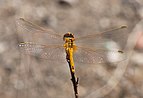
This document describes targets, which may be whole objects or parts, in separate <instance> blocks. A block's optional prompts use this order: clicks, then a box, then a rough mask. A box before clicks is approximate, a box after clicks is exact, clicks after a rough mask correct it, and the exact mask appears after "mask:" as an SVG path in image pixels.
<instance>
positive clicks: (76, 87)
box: [67, 59, 79, 98]
mask: <svg viewBox="0 0 143 98" xmlns="http://www.w3.org/2000/svg"><path fill="white" fill-rule="evenodd" d="M67 62H68V64H69V68H70V73H71V81H72V83H73V88H74V93H75V98H79V97H78V81H79V78H77V79H76V77H75V73H73V72H72V69H71V64H70V61H69V60H68V59H67Z"/></svg>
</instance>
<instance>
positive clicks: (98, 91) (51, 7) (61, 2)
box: [0, 0, 143, 98]
mask: <svg viewBox="0 0 143 98" xmlns="http://www.w3.org/2000/svg"><path fill="white" fill-rule="evenodd" d="M20 17H23V18H24V19H27V20H29V21H31V22H33V23H35V24H38V25H40V26H42V27H44V28H50V29H53V30H54V31H55V32H57V33H58V34H60V35H61V36H63V34H64V33H65V32H68V31H70V32H72V33H74V34H75V35H76V36H84V35H87V34H95V33H97V32H102V31H104V30H108V29H110V28H114V27H118V26H121V25H127V26H128V28H127V29H126V30H125V31H122V30H121V31H119V32H117V33H116V34H115V33H114V34H111V35H110V36H107V37H108V38H110V39H113V40H114V41H117V42H118V43H119V44H120V45H121V46H122V48H124V49H126V46H129V47H130V48H128V51H126V52H127V58H126V59H125V60H123V62H118V63H116V64H108V63H101V64H91V63H92V60H91V63H90V62H89V63H90V64H86V63H88V61H86V62H85V63H75V65H78V66H77V67H76V73H77V76H78V77H79V78H80V81H79V96H80V97H79V98H143V76H142V74H143V71H142V70H143V59H142V58H143V45H142V43H143V41H142V40H143V37H142V36H143V29H142V28H143V1H142V0H0V98H74V94H73V89H72V84H71V81H70V73H69V69H68V66H67V63H66V62H65V61H64V59H63V58H62V56H63V55H62V51H59V50H57V53H55V52H54V51H52V50H50V51H51V54H52V55H51V57H50V60H44V59H39V58H37V57H36V58H35V57H30V56H27V55H23V54H22V53H21V52H20V51H19V50H20V49H19V47H18V44H19V42H22V41H35V42H37V43H38V42H39V43H41V42H42V44H48V43H50V42H52V39H51V40H50V41H49V39H48V37H49V36H50V35H46V34H41V33H40V34H39V35H38V37H37V36H36V37H35V36H34V38H33V36H32V35H31V32H33V31H35V32H37V30H35V29H31V28H32V27H30V28H29V27H28V30H27V31H26V30H25V31H24V30H23V29H22V28H21V29H19V27H20V25H19V24H18V23H17V21H18V19H19V18H20ZM29 30H30V31H29ZM22 34H23V35H22ZM132 34H137V35H136V36H137V37H135V38H133V39H129V38H128V36H130V35H132ZM39 37H40V38H41V39H40V38H39ZM105 37H106V36H105ZM35 38H36V39H35ZM131 38H132V37H131ZM53 39H54V38H53ZM128 39H129V40H130V43H129V44H128V43H127V40H128ZM47 40H48V41H49V42H47ZM97 40H98V39H97ZM101 40H102V39H101ZM85 43H86V44H89V42H88V41H87V42H85ZM104 43H105V42H104ZM136 43H137V44H136ZM91 45H94V43H92V44H91ZM108 45H109V44H108ZM47 51H48V50H47ZM128 52H129V54H131V53H132V55H128ZM54 54H56V56H53V55H54ZM59 54H61V55H59ZM93 56H94V54H93ZM83 57H84V56H83ZM51 58H53V59H51ZM128 58H129V59H130V61H128ZM91 59H92V57H91ZM62 60H63V61H62ZM76 60H77V61H80V59H79V57H78V58H77V59H75V61H76ZM80 65H81V66H80ZM95 65H96V66H95ZM126 65H128V66H126ZM79 66H80V67H79Z"/></svg>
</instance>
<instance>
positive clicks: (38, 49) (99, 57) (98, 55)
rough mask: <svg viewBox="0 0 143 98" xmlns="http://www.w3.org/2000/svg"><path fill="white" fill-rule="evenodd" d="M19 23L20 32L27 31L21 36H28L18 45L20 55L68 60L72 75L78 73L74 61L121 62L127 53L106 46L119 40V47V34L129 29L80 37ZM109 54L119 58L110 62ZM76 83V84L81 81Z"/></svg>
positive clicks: (28, 23) (115, 29)
mask: <svg viewBox="0 0 143 98" xmlns="http://www.w3.org/2000/svg"><path fill="white" fill-rule="evenodd" d="M17 22H18V26H19V27H20V29H22V30H24V32H23V33H21V32H19V33H21V34H20V35H21V36H22V37H23V36H24V37H25V38H24V41H23V42H21V43H20V44H19V47H20V51H21V53H23V54H28V55H31V56H36V57H38V58H41V59H47V60H54V61H58V62H65V61H67V62H68V63H69V65H70V71H71V75H72V74H73V75H74V73H75V65H74V62H79V63H86V64H87V63H88V64H96V63H106V62H109V63H118V62H120V61H123V60H125V59H126V53H125V52H124V50H123V49H122V48H120V47H116V48H113V49H109V48H108V44H107V42H110V41H117V44H119V45H120V44H121V43H118V41H119V40H121V36H124V35H121V36H119V35H118V34H117V33H119V32H118V31H120V30H121V29H124V28H126V26H120V27H117V28H113V29H110V30H107V31H103V32H99V33H94V34H88V35H86V36H80V37H77V36H76V33H75V34H73V33H71V32H67V33H65V34H63V35H61V34H59V33H56V32H55V31H53V30H51V29H45V28H43V27H40V26H38V25H36V24H33V23H32V22H30V21H27V20H25V19H23V18H20V19H19V20H18V21H17ZM111 37H113V39H112V38H111ZM45 40H46V41H45ZM108 53H110V54H112V55H117V56H116V57H117V59H116V60H109V59H108V56H107V55H108ZM65 54H66V55H65ZM74 82H75V83H77V82H78V80H75V81H74ZM73 84H74V83H73ZM76 86H77V85H75V88H74V90H75V95H76V94H78V92H77V90H76ZM76 98H78V97H76Z"/></svg>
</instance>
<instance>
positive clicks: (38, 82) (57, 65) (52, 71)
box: [16, 42, 68, 98]
mask: <svg viewBox="0 0 143 98" xmlns="http://www.w3.org/2000/svg"><path fill="white" fill-rule="evenodd" d="M19 48H20V53H21V55H22V56H21V57H22V60H21V65H20V68H19V70H20V71H19V72H18V73H19V74H20V75H19V80H18V83H16V85H17V92H18V93H17V95H18V97H16V98H41V97H42V98H47V97H49V98H51V97H53V96H56V95H55V93H53V92H54V91H55V90H57V89H59V92H58V93H60V94H59V95H62V94H63V95H64V93H63V92H64V90H61V88H64V87H65V85H64V84H63V83H66V81H64V79H65V77H66V79H68V78H67V75H68V74H65V73H66V71H67V72H68V66H64V64H65V63H63V62H66V56H65V51H64V48H63V46H59V45H41V44H37V43H31V42H25V43H20V44H19ZM34 57H36V58H34ZM66 68H67V69H66ZM21 84H22V87H19V86H21ZM56 94H57V93H56ZM21 96H22V97H21Z"/></svg>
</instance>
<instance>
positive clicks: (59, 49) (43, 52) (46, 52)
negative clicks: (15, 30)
mask: <svg viewBox="0 0 143 98" xmlns="http://www.w3.org/2000/svg"><path fill="white" fill-rule="evenodd" d="M19 47H20V52H21V53H22V54H28V55H31V56H35V57H36V58H40V59H46V60H52V61H60V62H64V61H65V60H66V56H65V51H64V47H63V46H59V45H41V44H37V43H32V42H24V43H20V44H19Z"/></svg>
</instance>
